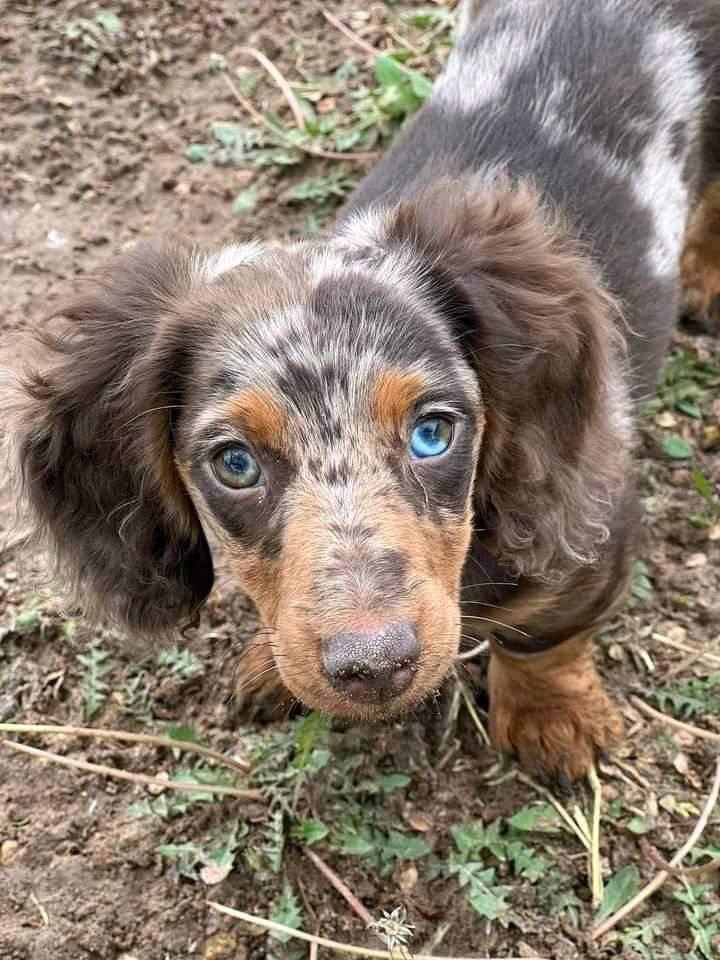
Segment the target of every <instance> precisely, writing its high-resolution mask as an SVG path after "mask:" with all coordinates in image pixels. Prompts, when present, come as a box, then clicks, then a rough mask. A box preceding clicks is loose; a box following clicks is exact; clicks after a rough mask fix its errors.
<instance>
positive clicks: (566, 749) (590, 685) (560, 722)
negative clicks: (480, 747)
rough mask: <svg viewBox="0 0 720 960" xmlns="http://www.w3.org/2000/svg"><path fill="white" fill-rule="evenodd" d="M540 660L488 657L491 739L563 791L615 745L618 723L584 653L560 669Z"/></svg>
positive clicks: (525, 766) (546, 781)
mask: <svg viewBox="0 0 720 960" xmlns="http://www.w3.org/2000/svg"><path fill="white" fill-rule="evenodd" d="M541 659H542V657H541V658H540V660H541ZM540 660H538V661H535V662H534V663H532V662H531V661H522V660H520V661H517V662H515V661H513V660H511V659H509V658H508V659H506V658H501V657H496V656H493V658H492V661H491V665H490V674H489V677H490V736H491V739H492V741H493V744H494V745H495V746H496V747H497V748H498V749H500V750H501V751H503V752H504V753H507V754H510V755H513V756H516V757H517V758H518V761H519V762H520V765H521V766H522V767H523V768H524V769H525V770H526V771H527V772H528V773H529V774H531V775H532V776H533V777H535V778H536V779H538V780H539V781H540V782H542V783H545V784H548V783H552V784H557V785H559V786H560V787H562V788H567V787H569V785H570V784H571V783H572V782H573V781H575V780H579V779H581V778H582V777H584V776H585V774H586V773H587V772H588V770H589V769H590V767H591V766H592V765H593V763H595V761H596V759H597V757H598V755H602V754H603V753H605V752H607V751H609V750H611V749H612V748H613V747H614V746H615V745H616V744H617V743H618V741H619V739H620V737H621V735H622V729H623V725H622V720H621V718H620V715H619V714H618V712H617V710H616V709H615V707H614V706H613V704H612V702H611V700H610V698H609V697H608V695H607V694H606V693H605V690H604V689H603V687H602V684H601V681H600V678H599V677H598V675H597V674H596V672H595V668H594V666H593V664H592V660H591V658H590V656H589V653H588V655H587V656H582V657H581V659H580V660H579V661H578V662H575V663H572V664H570V665H565V666H564V668H560V669H548V670H543V669H542V668H541V665H540Z"/></svg>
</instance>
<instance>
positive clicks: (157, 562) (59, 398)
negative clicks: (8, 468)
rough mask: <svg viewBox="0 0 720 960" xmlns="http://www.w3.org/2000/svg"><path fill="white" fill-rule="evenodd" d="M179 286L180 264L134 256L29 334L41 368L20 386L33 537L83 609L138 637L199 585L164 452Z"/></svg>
mask: <svg viewBox="0 0 720 960" xmlns="http://www.w3.org/2000/svg"><path fill="white" fill-rule="evenodd" d="M191 279H192V275H191V258H190V256H189V255H188V254H187V253H186V252H183V251H182V250H180V249H179V248H177V247H175V246H173V245H170V244H168V245H165V246H152V245H149V244H146V245H142V246H141V247H139V248H137V249H136V250H134V251H133V252H132V253H130V254H128V255H127V256H126V257H125V258H124V259H123V260H121V261H120V262H119V263H114V264H113V265H112V270H111V272H108V274H107V276H106V277H105V278H104V279H101V280H100V281H98V282H97V284H96V285H95V288H94V289H91V290H90V291H89V292H88V294H87V295H86V296H84V297H83V298H82V299H79V300H77V301H76V302H75V303H73V304H72V305H70V306H68V307H67V308H65V309H63V310H61V311H59V312H58V314H57V315H56V320H55V322H56V323H57V318H60V317H64V318H65V319H66V320H67V321H69V323H68V324H67V325H66V327H65V329H64V330H63V331H62V332H61V333H57V334H50V333H40V334H38V335H37V340H38V341H40V344H41V345H42V347H43V348H45V349H46V350H47V355H46V360H45V361H44V362H43V366H42V367H40V366H36V368H35V369H33V370H32V371H31V372H30V373H28V374H26V376H25V379H24V381H23V382H22V384H21V386H20V393H21V412H20V415H19V420H18V424H17V434H18V439H17V443H16V455H17V458H18V463H19V467H20V471H21V475H22V480H23V485H24V490H25V494H26V496H27V499H28V501H29V504H30V506H31V508H32V511H33V513H34V523H35V532H36V533H38V534H42V535H44V536H45V538H46V539H47V541H48V542H49V545H50V547H51V549H52V552H53V554H54V556H55V559H56V561H57V565H58V568H59V572H60V574H61V576H62V578H63V580H69V581H70V582H71V584H72V585H73V586H74V587H75V592H76V595H77V598H78V600H79V602H80V604H81V605H82V606H83V608H85V609H87V608H88V607H89V608H90V611H91V612H94V613H96V614H97V615H99V616H102V617H103V618H108V617H110V618H114V619H116V620H118V621H119V622H120V623H121V624H122V625H124V626H127V627H129V628H130V629H132V630H137V631H142V632H157V631H161V630H163V629H165V628H167V627H170V626H173V625H175V624H177V623H178V622H179V621H181V620H183V619H184V618H186V617H188V616H190V615H192V613H193V612H194V611H195V609H196V608H197V607H198V605H199V604H200V603H202V601H203V600H204V599H205V597H206V596H207V594H208V592H209V591H210V588H211V586H212V582H213V567H212V560H211V557H210V551H209V548H208V544H207V542H206V540H205V536H204V534H203V533H202V530H201V528H200V524H199V522H198V519H197V515H196V513H195V510H194V507H193V506H192V503H191V501H190V499H189V497H188V495H187V493H186V492H185V489H184V487H183V484H182V482H181V480H180V478H179V476H178V475H177V472H176V468H175V466H174V462H173V451H172V447H173V422H174V413H175V411H177V409H178V405H179V404H180V403H181V402H182V396H183V379H184V375H185V374H186V373H187V368H188V365H189V362H190V356H189V354H188V350H189V346H188V343H187V341H188V339H189V337H190V335H189V333H188V331H186V330H184V328H183V325H182V324H181V323H180V321H179V320H177V319H175V318H173V316H172V314H171V312H170V309H171V307H172V305H173V304H174V303H175V302H176V301H177V300H178V298H179V297H180V296H182V294H183V293H185V292H187V291H188V290H189V288H190V284H191Z"/></svg>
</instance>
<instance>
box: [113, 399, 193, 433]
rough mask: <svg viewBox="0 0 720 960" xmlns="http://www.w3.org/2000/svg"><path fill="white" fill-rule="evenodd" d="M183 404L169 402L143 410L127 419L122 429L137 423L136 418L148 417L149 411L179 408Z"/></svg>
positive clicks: (156, 411)
mask: <svg viewBox="0 0 720 960" xmlns="http://www.w3.org/2000/svg"><path fill="white" fill-rule="evenodd" d="M180 408H181V404H179V403H167V404H164V405H163V406H162V407H150V409H149V410H142V411H141V412H140V413H138V414H136V415H135V416H134V417H130V419H129V420H126V421H125V423H124V424H123V425H122V428H121V429H124V428H125V427H129V426H130V424H131V423H135V421H136V420H139V419H140V418H141V417H146V416H147V415H148V414H149V413H158V412H159V411H160V410H179V409H180Z"/></svg>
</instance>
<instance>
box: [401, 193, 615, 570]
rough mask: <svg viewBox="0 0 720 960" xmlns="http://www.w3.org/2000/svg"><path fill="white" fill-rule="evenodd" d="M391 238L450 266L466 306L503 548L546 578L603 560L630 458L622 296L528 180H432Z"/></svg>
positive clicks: (484, 470) (483, 496) (485, 457)
mask: <svg viewBox="0 0 720 960" xmlns="http://www.w3.org/2000/svg"><path fill="white" fill-rule="evenodd" d="M390 236H391V238H392V239H393V240H395V241H396V242H400V243H406V242H408V241H409V242H411V243H413V244H414V246H415V247H416V248H417V250H418V252H419V253H420V254H421V255H422V256H424V257H426V258H427V259H428V261H431V262H437V263H441V264H442V269H443V271H444V272H445V273H446V275H447V277H448V278H449V281H450V283H451V284H452V286H453V288H454V290H455V291H456V300H457V301H459V302H460V304H461V307H460V308H456V310H457V316H455V317H454V318H453V317H452V313H453V307H452V300H451V301H450V303H451V305H450V307H449V312H450V315H451V319H453V320H454V322H455V324H456V326H457V328H458V335H460V336H462V338H463V343H464V346H465V348H466V350H468V351H469V353H470V355H471V357H472V360H473V365H474V366H475V369H476V370H477V373H478V378H479V381H480V383H481V384H482V389H483V400H484V403H485V407H486V418H487V422H486V425H485V435H484V438H483V449H482V452H481V456H480V461H479V464H478V477H477V486H476V503H477V508H478V511H479V513H480V515H481V516H483V517H487V518H492V524H491V529H492V533H491V540H492V544H491V546H492V549H493V552H495V553H497V554H498V555H499V557H500V558H501V559H507V560H508V561H509V562H510V564H511V566H512V567H513V568H514V570H515V571H517V572H518V573H523V574H527V575H531V576H535V577H545V576H549V577H550V578H553V577H555V576H557V575H559V574H562V573H563V572H564V571H567V570H568V569H572V568H574V567H576V566H577V564H578V561H579V562H580V563H587V562H588V561H590V560H592V559H593V558H594V557H595V556H596V555H597V549H598V546H599V544H600V543H601V542H602V541H603V540H604V539H606V538H607V527H606V523H607V517H608V514H609V512H610V509H611V508H610V504H611V503H612V502H613V500H614V499H615V498H616V497H617V495H618V494H619V493H620V492H621V490H622V487H623V484H624V482H625V473H626V471H627V469H628V463H629V449H628V438H627V436H625V435H623V433H622V425H621V424H620V423H619V422H618V414H620V413H621V411H618V410H613V402H614V398H612V397H611V396H609V395H608V391H609V389H612V385H613V384H614V383H615V382H616V381H617V378H618V376H619V375H620V370H619V364H620V355H621V352H622V349H623V339H622V335H621V333H620V330H619V327H618V320H619V316H620V314H619V310H618V307H617V305H616V304H615V302H614V301H613V300H612V298H611V297H609V296H608V294H607V293H606V292H605V290H604V288H603V287H602V285H601V284H600V283H599V280H598V277H597V276H596V275H595V273H594V271H593V269H592V267H591V266H590V264H589V263H588V261H587V260H586V259H585V258H584V257H583V256H582V255H581V254H580V252H579V251H578V249H577V247H576V245H575V244H574V242H573V241H572V240H571V238H570V237H569V235H568V234H567V232H566V231H565V229H564V227H563V225H562V223H560V222H559V221H558V220H557V219H553V218H552V217H550V216H548V215H547V214H545V213H544V212H543V210H542V208H541V206H540V205H539V202H538V198H537V196H536V195H535V193H534V192H533V191H532V190H531V189H530V188H528V187H525V186H522V187H520V188H518V189H511V188H510V187H509V186H508V185H506V184H505V185H503V184H502V183H499V184H498V185H497V187H496V189H495V190H494V191H492V192H483V193H478V194H471V193H470V192H469V191H468V189H467V186H466V185H461V184H458V183H438V184H434V185H433V186H431V187H429V188H427V189H426V190H424V191H423V192H422V193H421V194H420V195H419V196H418V197H417V198H413V199H412V200H408V201H404V202H403V203H401V204H400V205H399V207H398V208H397V211H396V213H395V215H394V219H393V222H392V225H391V227H390ZM451 296H452V294H451ZM468 312H469V314H470V315H469V316H468V315H467V313H468ZM568 394H572V395H573V396H574V397H575V398H576V401H577V402H576V403H575V404H569V403H567V396H568Z"/></svg>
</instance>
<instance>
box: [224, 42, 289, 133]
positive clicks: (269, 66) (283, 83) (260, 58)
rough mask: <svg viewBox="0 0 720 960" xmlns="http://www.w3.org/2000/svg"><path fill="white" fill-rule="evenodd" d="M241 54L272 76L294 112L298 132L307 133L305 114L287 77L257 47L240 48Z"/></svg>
mask: <svg viewBox="0 0 720 960" xmlns="http://www.w3.org/2000/svg"><path fill="white" fill-rule="evenodd" d="M240 53H246V54H247V55H248V56H250V57H253V58H254V59H255V60H257V62H258V63H259V64H260V66H261V67H263V68H264V69H265V70H267V72H268V73H269V74H270V76H271V77H272V78H273V80H274V81H275V83H276V84H277V85H278V87H279V88H280V91H281V93H282V95H283V96H284V97H285V99H286V101H287V104H288V106H289V107H290V110H291V112H292V115H293V118H294V119H295V125H296V126H297V128H298V130H302V131H303V133H304V132H305V114H304V113H303V110H302V107H301V106H300V104H299V103H298V99H297V97H296V96H295V94H294V93H293V90H292V88H291V86H290V84H289V83H288V82H287V80H286V79H285V77H284V76H283V75H282V74H281V73H280V71H279V70H278V68H277V67H276V66H275V64H274V63H273V62H272V60H269V59H268V58H267V57H266V56H265V54H264V53H262V52H261V51H260V50H256V49H255V47H240Z"/></svg>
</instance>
